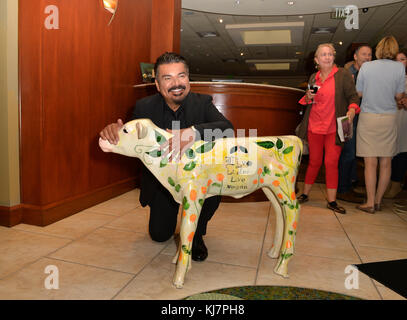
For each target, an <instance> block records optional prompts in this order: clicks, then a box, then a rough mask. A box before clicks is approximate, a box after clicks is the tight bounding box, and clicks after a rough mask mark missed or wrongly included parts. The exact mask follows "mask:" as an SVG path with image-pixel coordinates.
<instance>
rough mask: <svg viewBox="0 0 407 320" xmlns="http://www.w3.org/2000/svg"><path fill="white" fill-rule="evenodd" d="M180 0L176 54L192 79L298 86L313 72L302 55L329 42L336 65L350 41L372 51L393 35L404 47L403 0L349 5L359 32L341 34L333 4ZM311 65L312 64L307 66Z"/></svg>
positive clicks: (406, 20) (335, 0) (406, 5)
mask: <svg viewBox="0 0 407 320" xmlns="http://www.w3.org/2000/svg"><path fill="white" fill-rule="evenodd" d="M289 2H290V1H282V0H205V1H200V0H183V1H182V8H183V9H182V20H181V54H182V55H183V56H185V57H186V58H187V59H188V61H189V63H190V65H191V70H190V71H191V79H192V80H194V79H197V80H211V79H219V78H223V79H244V81H247V82H248V81H250V82H261V83H271V84H281V85H291V86H293V85H294V83H297V82H298V80H299V79H302V78H304V77H306V74H307V73H308V72H309V71H308V72H307V70H310V68H311V70H312V67H313V66H312V58H311V59H309V58H308V56H310V54H312V52H313V51H314V50H315V49H316V47H317V46H318V44H320V43H325V42H332V43H334V45H335V48H336V51H337V59H336V61H337V63H338V64H339V65H342V64H344V63H345V61H346V59H347V58H346V57H347V56H349V53H347V51H348V50H347V49H348V48H349V47H350V45H351V44H352V43H362V42H363V43H368V44H370V45H371V46H374V45H376V44H377V42H378V41H379V40H380V39H381V38H382V37H383V36H385V35H389V34H391V35H394V36H395V37H396V39H397V40H398V41H399V43H400V45H401V46H404V47H407V32H406V30H407V1H406V0H404V1H385V0H384V1H378V0H369V1H355V0H352V1H351V2H352V4H353V5H356V6H357V7H358V8H359V11H358V13H359V29H351V30H347V29H346V28H345V23H344V21H345V20H343V19H335V18H334V17H333V15H334V13H333V12H334V11H335V8H338V7H341V6H344V5H347V4H349V1H340V0H332V1H331V0H324V1H316V0H297V1H292V2H293V5H289V4H288V3H289ZM310 61H311V63H310Z"/></svg>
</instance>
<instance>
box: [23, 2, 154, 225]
mask: <svg viewBox="0 0 407 320" xmlns="http://www.w3.org/2000/svg"><path fill="white" fill-rule="evenodd" d="M50 4H53V5H56V6H57V7H58V9H59V15H60V17H59V18H60V19H59V22H60V28H59V29H58V30H47V29H46V28H45V27H44V20H45V18H46V16H47V15H46V14H45V13H44V10H45V7H46V6H47V5H50ZM151 11H152V3H151V1H150V0H139V1H132V0H120V2H119V7H118V10H117V13H116V16H115V18H114V20H113V22H112V24H111V25H110V26H108V22H109V20H110V18H111V14H110V13H109V12H108V11H106V10H105V9H104V8H103V7H102V2H101V1H80V0H60V1H58V2H57V3H55V2H54V1H52V0H42V1H32V0H20V86H21V151H22V152H21V179H22V190H21V192H22V203H23V204H22V206H23V217H22V221H24V222H25V223H30V224H36V225H46V224H49V223H52V222H55V221H57V220H60V219H62V218H64V217H66V216H68V215H71V214H73V213H75V212H77V211H80V210H83V209H85V208H87V207H89V206H91V205H94V204H96V203H99V202H101V201H104V200H107V199H109V198H111V197H113V196H115V195H118V194H120V193H123V192H125V191H126V190H130V189H132V188H134V187H135V178H136V176H137V166H138V165H137V162H136V161H135V160H134V159H130V158H125V157H118V156H117V155H110V154H105V153H103V152H101V150H100V149H99V147H98V144H97V141H98V134H99V131H100V130H101V129H102V128H103V127H104V126H106V125H107V124H109V123H111V122H114V121H116V119H117V118H119V117H120V118H122V119H124V120H125V119H126V118H127V117H128V116H129V114H130V113H131V109H132V106H133V105H134V103H135V101H136V100H137V98H141V96H137V94H136V93H135V90H134V89H133V85H134V84H136V83H140V82H141V73H140V66H139V63H140V62H145V61H148V60H149V57H150V42H151V40H150V35H151V25H152V21H151ZM141 12H142V13H143V14H140V13H141ZM139 94H140V93H139ZM141 94H142V93H141Z"/></svg>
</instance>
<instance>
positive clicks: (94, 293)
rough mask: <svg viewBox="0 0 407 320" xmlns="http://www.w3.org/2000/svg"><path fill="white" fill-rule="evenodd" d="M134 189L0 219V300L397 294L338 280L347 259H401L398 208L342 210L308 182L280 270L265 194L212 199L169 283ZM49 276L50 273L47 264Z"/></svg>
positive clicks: (364, 279) (405, 220)
mask: <svg viewBox="0 0 407 320" xmlns="http://www.w3.org/2000/svg"><path fill="white" fill-rule="evenodd" d="M138 194H139V191H138V190H137V189H136V190H133V191H131V192H128V193H126V194H123V195H121V196H119V197H117V198H114V199H112V200H109V201H106V202H104V203H102V204H99V205H97V206H94V207H92V208H89V209H87V210H85V211H82V212H80V213H78V214H76V215H73V216H71V217H69V218H66V219H64V220H62V221H59V222H57V223H54V224H52V225H50V226H47V227H43V228H41V227H35V226H29V225H24V224H20V225H17V226H15V227H13V228H4V227H0V299H153V300H156V299H160V300H161V299H181V298H184V297H187V296H190V295H193V294H196V293H200V292H205V291H209V290H214V289H219V288H225V287H234V286H243V285H281V286H296V287H306V288H316V289H321V290H326V291H333V292H338V293H343V294H347V295H351V296H356V297H360V298H364V299H374V300H380V299H385V300H386V299H404V298H403V297H401V296H400V295H398V294H397V293H395V292H393V291H392V290H390V289H388V288H386V287H384V286H383V285H382V284H380V283H379V282H376V281H374V280H372V279H370V278H369V277H368V276H366V275H364V274H362V273H359V278H358V280H359V288H358V289H346V288H345V279H346V277H347V276H348V275H349V274H346V273H345V268H346V266H348V265H351V264H359V263H362V262H374V261H383V260H395V259H405V258H407V214H406V215H397V214H395V213H393V212H392V211H391V201H386V202H385V204H384V205H385V210H384V211H381V212H377V213H376V214H374V215H370V214H367V213H363V212H359V211H358V210H356V209H354V205H353V204H348V203H346V202H342V203H341V204H342V205H344V206H345V207H346V208H347V210H348V213H347V214H346V215H340V214H334V213H333V212H332V211H330V210H328V209H326V202H325V193H324V185H321V184H316V185H315V186H314V188H313V190H312V193H311V194H310V198H311V200H310V201H309V202H308V203H306V204H305V205H303V206H302V211H301V215H300V221H299V225H298V229H297V242H296V251H295V255H294V257H293V258H292V259H291V261H290V264H289V274H290V277H289V278H288V279H284V278H282V277H280V276H278V275H276V274H274V272H273V268H274V265H275V263H276V260H274V259H271V258H269V257H268V256H267V251H268V250H269V249H270V247H271V242H272V238H273V234H274V231H273V227H274V225H275V214H274V212H273V211H272V210H269V209H270V205H269V203H267V202H258V203H221V205H220V208H219V210H218V212H217V213H216V215H215V216H214V217H213V219H212V221H211V222H210V224H209V226H208V233H207V235H206V237H205V242H206V244H207V247H208V249H209V257H208V259H207V260H206V261H205V262H201V263H197V262H193V264H192V269H191V270H190V272H189V273H188V274H187V277H186V282H185V285H184V288H183V289H175V288H174V287H173V286H172V284H171V281H172V276H173V272H174V269H175V266H174V265H173V264H172V263H171V260H172V257H173V255H174V254H175V251H176V245H175V241H174V240H173V239H171V240H168V241H167V242H164V243H154V242H152V241H151V239H150V238H149V235H148V229H147V228H148V210H147V209H145V208H142V207H141V206H140V204H139V202H138ZM47 266H55V267H56V268H57V269H54V270H58V282H54V283H53V284H54V285H55V286H56V285H58V289H51V290H49V289H46V288H45V284H46V283H49V278H48V277H49V276H50V274H49V273H46V272H45V271H46V270H45V269H46V268H47ZM53 275H56V274H55V273H53Z"/></svg>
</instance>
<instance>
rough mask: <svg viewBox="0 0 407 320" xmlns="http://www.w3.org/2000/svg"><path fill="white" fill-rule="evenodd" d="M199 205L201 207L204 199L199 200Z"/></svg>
mask: <svg viewBox="0 0 407 320" xmlns="http://www.w3.org/2000/svg"><path fill="white" fill-rule="evenodd" d="M198 202H199V204H200V205H201V207H202V206H203V204H204V199H199V201H198Z"/></svg>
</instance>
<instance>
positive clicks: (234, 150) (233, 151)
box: [229, 146, 237, 154]
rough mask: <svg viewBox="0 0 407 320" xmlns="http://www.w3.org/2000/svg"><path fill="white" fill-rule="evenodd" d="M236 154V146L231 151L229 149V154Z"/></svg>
mask: <svg viewBox="0 0 407 320" xmlns="http://www.w3.org/2000/svg"><path fill="white" fill-rule="evenodd" d="M235 152H237V146H234V147H233V148H232V149H230V152H229V153H230V154H232V153H235Z"/></svg>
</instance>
